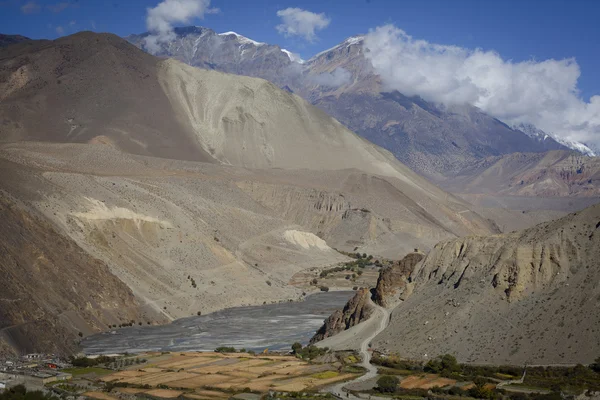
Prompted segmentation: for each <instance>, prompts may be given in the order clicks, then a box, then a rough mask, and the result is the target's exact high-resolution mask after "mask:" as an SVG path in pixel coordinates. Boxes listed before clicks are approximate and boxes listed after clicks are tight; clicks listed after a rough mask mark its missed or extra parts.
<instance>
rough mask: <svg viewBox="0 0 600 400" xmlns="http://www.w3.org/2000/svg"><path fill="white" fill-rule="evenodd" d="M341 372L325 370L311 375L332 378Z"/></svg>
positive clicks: (319, 377) (318, 377)
mask: <svg viewBox="0 0 600 400" xmlns="http://www.w3.org/2000/svg"><path fill="white" fill-rule="evenodd" d="M339 374H340V373H339V372H337V371H323V372H318V373H316V374H312V375H311V376H312V377H313V378H317V379H330V378H335V377H336V376H338V375H339Z"/></svg>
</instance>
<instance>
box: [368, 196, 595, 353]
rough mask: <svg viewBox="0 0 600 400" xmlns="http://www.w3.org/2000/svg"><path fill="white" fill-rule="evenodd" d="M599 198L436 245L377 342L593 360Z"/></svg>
mask: <svg viewBox="0 0 600 400" xmlns="http://www.w3.org/2000/svg"><path fill="white" fill-rule="evenodd" d="M599 257H600V205H596V206H592V207H590V208H587V209H585V210H583V211H581V212H578V213H574V214H570V215H568V216H566V217H564V218H561V219H558V220H556V221H552V222H547V223H543V224H540V225H537V226H535V227H533V228H530V229H527V230H524V231H520V232H514V233H511V234H506V235H495V236H487V237H465V238H461V239H454V240H450V241H445V242H442V243H440V244H438V245H436V246H435V247H434V249H433V250H432V251H431V252H430V253H429V254H428V255H427V257H426V258H425V260H424V261H423V262H422V263H421V264H419V265H418V266H417V267H416V269H415V271H414V272H413V274H412V275H411V281H412V283H411V285H413V286H414V287H413V288H412V289H413V293H412V295H411V296H410V297H408V298H407V299H406V301H405V302H403V303H401V304H400V305H398V307H396V308H395V309H394V311H393V313H392V319H391V324H390V326H389V327H388V328H387V329H386V330H385V331H384V332H383V333H382V334H381V335H380V336H378V337H377V339H376V343H375V345H376V347H378V348H380V349H389V350H394V351H398V352H399V353H400V354H402V355H403V356H408V357H414V358H417V359H428V358H431V357H435V356H437V355H438V354H444V353H453V354H456V356H457V357H458V358H459V359H460V360H462V361H468V362H477V363H495V364H498V363H510V364H525V363H526V364H554V363H557V364H562V363H589V362H592V361H593V359H594V358H595V357H596V354H598V352H600V340H599V339H598V338H599V337H600V335H598V333H599V332H598V329H599V328H598V327H600V314H599V313H598V312H597V310H598V308H599V307H600V285H599V282H600V266H599V264H598V260H599Z"/></svg>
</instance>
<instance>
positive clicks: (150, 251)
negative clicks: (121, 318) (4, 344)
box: [0, 33, 496, 321]
mask: <svg viewBox="0 0 600 400" xmlns="http://www.w3.org/2000/svg"><path fill="white" fill-rule="evenodd" d="M11 55H12V56H11ZM0 58H1V59H0V62H1V63H2V66H3V69H2V70H1V72H0V73H1V74H2V78H3V80H2V81H0V82H1V83H0V85H2V89H3V91H2V92H0V93H2V94H3V95H4V99H3V101H2V103H0V114H1V115H2V118H3V119H2V121H3V125H2V130H1V132H0V134H1V135H0V137H1V140H2V141H3V142H12V143H4V144H2V145H1V146H0V159H3V160H5V161H6V163H5V165H6V168H5V170H3V174H2V177H3V178H5V179H3V180H1V181H0V182H2V186H1V187H2V188H3V190H5V191H6V192H7V193H10V194H11V195H13V196H15V197H16V198H17V199H18V200H20V201H22V202H23V203H24V204H25V205H26V206H27V207H29V208H30V209H31V210H34V211H36V212H39V213H40V215H43V216H44V217H45V218H47V221H48V222H49V223H50V224H51V226H53V229H55V230H56V231H57V232H58V233H59V234H62V235H64V236H66V237H68V238H70V239H71V240H73V241H75V242H76V243H77V245H78V246H80V247H81V248H82V249H83V250H85V251H86V252H87V253H88V254H89V255H90V256H91V257H93V258H97V259H100V260H102V261H103V262H104V263H106V265H107V266H108V267H109V269H110V272H111V273H113V274H114V275H115V276H116V277H117V278H118V279H119V280H121V281H122V282H123V283H125V284H126V285H127V287H128V288H129V289H130V290H131V291H132V293H133V295H134V296H135V299H136V301H137V302H138V303H139V305H140V309H141V311H142V312H146V313H148V314H150V313H154V314H159V315H160V316H161V317H160V318H161V319H174V318H180V317H185V316H190V315H195V314H197V313H198V312H202V313H206V312H210V311H214V310H217V309H221V308H225V307H231V306H238V305H244V304H261V303H263V302H271V301H281V300H290V299H299V298H300V297H301V296H302V291H301V290H299V289H296V288H294V287H291V286H290V285H289V284H288V282H289V280H290V278H291V277H292V276H293V275H294V274H295V273H297V272H299V271H301V270H303V269H306V268H314V267H325V266H328V265H331V264H335V263H338V262H341V261H344V260H345V259H346V258H345V256H343V255H341V254H340V253H338V252H336V251H334V250H333V249H332V248H331V247H333V246H335V247H337V248H340V249H344V250H354V249H355V248H357V247H358V248H360V249H361V250H362V251H368V252H369V253H373V254H381V255H388V256H393V257H399V256H401V255H402V254H403V253H405V252H407V251H409V250H410V249H412V248H414V247H420V248H423V247H424V248H429V247H431V246H433V244H435V243H436V242H437V241H439V240H442V239H448V238H452V237H456V236H461V235H467V234H486V233H490V232H494V231H496V227H495V225H494V224H492V223H490V222H489V221H488V220H486V219H484V218H482V217H480V216H479V215H478V214H476V213H474V212H472V210H470V208H469V204H468V203H466V202H464V201H462V200H460V199H458V198H456V197H454V196H452V195H449V194H448V193H446V192H444V191H442V190H440V189H439V188H438V187H436V186H434V185H432V184H431V183H429V182H427V181H426V180H425V179H423V178H422V177H420V176H418V175H417V174H415V173H414V172H412V171H411V170H410V169H408V168H407V167H406V166H404V165H403V164H401V163H400V162H398V161H397V160H396V159H395V158H394V157H393V156H392V155H391V154H390V153H389V152H387V151H385V150H383V149H381V148H379V147H377V146H375V145H373V144H371V143H369V142H367V141H366V140H364V139H362V138H360V137H358V136H357V135H355V134H354V133H352V132H350V131H349V130H347V129H346V128H345V127H343V126H342V125H341V124H340V123H339V122H337V121H336V120H334V119H333V118H331V117H329V116H327V115H326V114H324V113H323V112H322V111H320V110H318V109H317V108H315V107H313V106H311V105H309V104H308V103H306V102H305V101H304V100H302V99H301V98H299V97H298V96H295V95H293V94H290V93H288V92H286V91H283V90H281V89H279V88H277V87H276V86H274V85H273V84H271V83H269V82H267V81H264V80H261V79H256V78H248V77H239V76H234V75H227V74H223V73H220V72H216V71H203V70H198V69H194V68H192V67H189V66H187V65H184V64H182V63H180V62H177V61H174V60H163V61H160V60H158V59H155V58H153V57H151V56H149V55H146V54H144V53H142V52H141V51H140V50H138V49H136V48H135V47H134V46H132V45H130V44H128V43H127V42H125V41H123V40H122V39H119V38H117V37H116V36H113V35H106V34H102V35H96V34H92V33H80V34H77V35H73V36H70V37H66V38H62V39H59V40H57V41H44V42H35V41H34V42H29V43H28V45H27V46H25V45H24V44H21V45H15V46H10V47H8V51H7V52H3V54H2V56H1V57H0ZM59 81H60V83H59ZM65 118H66V120H65ZM65 121H66V122H65ZM78 121H79V122H78ZM82 121H83V122H82ZM197 160H201V161H202V160H209V161H211V162H210V163H206V162H198V161H197ZM14 176H19V179H13V178H12V177H14ZM233 294H235V295H233ZM157 320H158V318H157ZM153 321H154V320H153Z"/></svg>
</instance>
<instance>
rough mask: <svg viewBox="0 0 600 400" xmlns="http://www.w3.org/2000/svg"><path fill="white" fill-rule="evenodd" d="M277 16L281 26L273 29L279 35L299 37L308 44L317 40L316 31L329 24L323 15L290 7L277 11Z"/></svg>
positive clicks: (328, 20)
mask: <svg viewBox="0 0 600 400" xmlns="http://www.w3.org/2000/svg"><path fill="white" fill-rule="evenodd" d="M277 16H278V17H279V18H281V24H279V25H277V26H276V27H275V28H276V29H277V31H278V32H279V33H281V34H283V35H285V36H300V37H303V38H304V39H306V40H308V41H309V42H314V41H315V39H316V38H317V35H316V33H315V32H316V31H320V30H322V29H325V28H327V26H328V25H329V23H330V22H331V19H329V18H328V17H327V16H326V15H325V14H324V13H321V14H317V13H314V12H310V11H306V10H303V9H301V8H292V7H290V8H286V9H285V10H280V11H277Z"/></svg>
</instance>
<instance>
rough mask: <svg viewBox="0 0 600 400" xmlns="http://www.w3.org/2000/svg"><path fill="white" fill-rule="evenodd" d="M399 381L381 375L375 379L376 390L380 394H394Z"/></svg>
mask: <svg viewBox="0 0 600 400" xmlns="http://www.w3.org/2000/svg"><path fill="white" fill-rule="evenodd" d="M399 383H400V379H398V378H397V377H395V376H393V375H383V376H382V377H381V378H379V379H377V389H378V390H379V391H380V392H382V393H394V392H396V389H397V388H398V384H399Z"/></svg>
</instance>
